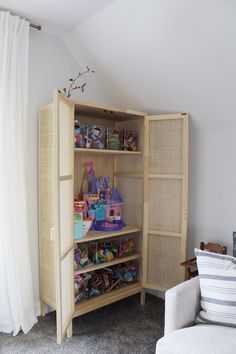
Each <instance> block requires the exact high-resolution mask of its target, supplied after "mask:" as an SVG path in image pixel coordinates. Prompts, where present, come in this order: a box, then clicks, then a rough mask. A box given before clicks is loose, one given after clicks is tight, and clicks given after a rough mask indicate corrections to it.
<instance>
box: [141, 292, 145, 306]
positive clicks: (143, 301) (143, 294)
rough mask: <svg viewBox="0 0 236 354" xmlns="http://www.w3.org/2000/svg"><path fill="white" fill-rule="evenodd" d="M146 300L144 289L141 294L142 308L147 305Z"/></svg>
mask: <svg viewBox="0 0 236 354" xmlns="http://www.w3.org/2000/svg"><path fill="white" fill-rule="evenodd" d="M145 299H146V291H145V290H144V289H142V290H141V293H140V304H141V305H142V306H143V305H145Z"/></svg>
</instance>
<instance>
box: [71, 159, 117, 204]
mask: <svg viewBox="0 0 236 354" xmlns="http://www.w3.org/2000/svg"><path fill="white" fill-rule="evenodd" d="M88 161H92V162H93V169H94V170H95V175H96V178H98V177H100V176H104V175H105V176H108V177H109V179H110V186H111V187H113V165H114V163H113V157H112V156H107V155H106V156H104V155H96V156H95V155H93V153H92V152H91V154H88V153H86V154H83V153H80V152H77V153H75V156H74V163H75V165H74V191H75V194H76V195H78V194H79V196H80V198H83V196H82V192H84V191H88V183H87V173H88V172H87V168H86V162H88Z"/></svg>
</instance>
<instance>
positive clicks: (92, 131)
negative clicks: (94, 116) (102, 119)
mask: <svg viewBox="0 0 236 354" xmlns="http://www.w3.org/2000/svg"><path fill="white" fill-rule="evenodd" d="M87 136H88V137H87V142H86V147H87V148H89V149H105V148H106V128H105V127H102V126H98V125H92V126H91V125H88V135H87Z"/></svg>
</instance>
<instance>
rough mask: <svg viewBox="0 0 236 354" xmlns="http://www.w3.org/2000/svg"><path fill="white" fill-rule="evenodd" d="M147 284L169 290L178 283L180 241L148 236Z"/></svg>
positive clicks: (176, 238) (175, 238)
mask: <svg viewBox="0 0 236 354" xmlns="http://www.w3.org/2000/svg"><path fill="white" fill-rule="evenodd" d="M148 238H149V242H148V252H147V274H148V277H147V282H148V283H149V284H158V285H159V286H161V287H164V288H170V287H172V286H174V285H176V284H178V283H179V276H180V265H179V264H180V262H181V260H180V250H181V239H180V238H178V237H169V236H161V235H160V236H159V235H151V234H149V235H148Z"/></svg>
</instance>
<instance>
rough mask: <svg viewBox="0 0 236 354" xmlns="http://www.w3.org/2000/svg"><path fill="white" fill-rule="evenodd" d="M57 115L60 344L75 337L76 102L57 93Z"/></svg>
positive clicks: (58, 337) (55, 106) (58, 314)
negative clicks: (74, 201) (74, 213)
mask: <svg viewBox="0 0 236 354" xmlns="http://www.w3.org/2000/svg"><path fill="white" fill-rule="evenodd" d="M54 112H55V119H56V121H57V127H58V136H57V146H58V149H57V157H56V160H57V161H58V168H57V171H58V179H57V183H58V200H57V205H58V213H57V218H58V220H57V223H56V225H57V230H56V242H57V245H56V260H57V264H56V269H57V273H56V289H57V290H56V294H57V341H58V343H61V342H62V340H63V338H64V336H65V335H66V333H67V335H68V336H70V335H72V318H73V313H74V269H73V258H74V235H73V195H74V192H73V185H74V178H73V175H74V149H73V143H74V134H73V130H74V123H73V122H74V103H73V102H72V101H70V100H69V99H66V98H65V97H64V96H63V95H61V94H59V93H58V92H55V93H54Z"/></svg>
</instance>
